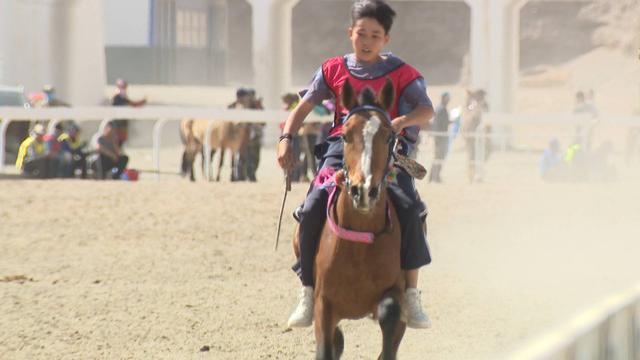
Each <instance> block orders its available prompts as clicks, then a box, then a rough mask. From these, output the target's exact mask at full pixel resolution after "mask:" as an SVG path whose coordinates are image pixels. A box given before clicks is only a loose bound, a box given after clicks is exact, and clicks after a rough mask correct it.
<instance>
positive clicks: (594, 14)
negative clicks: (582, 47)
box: [580, 0, 640, 55]
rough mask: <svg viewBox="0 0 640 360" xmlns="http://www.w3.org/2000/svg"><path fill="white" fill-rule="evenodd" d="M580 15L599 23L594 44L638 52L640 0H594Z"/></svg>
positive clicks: (594, 35)
mask: <svg viewBox="0 0 640 360" xmlns="http://www.w3.org/2000/svg"><path fill="white" fill-rule="evenodd" d="M580 15H581V17H582V18H584V19H588V20H590V21H595V22H597V23H598V24H599V27H598V28H597V29H596V30H595V32H594V33H593V42H594V44H596V45H603V46H607V47H612V48H616V49H620V50H622V51H623V52H625V53H626V54H629V55H631V54H636V51H637V49H638V48H639V47H640V1H639V0H594V1H593V3H592V4H590V5H588V6H586V7H585V8H584V9H583V10H582V11H581V13H580Z"/></svg>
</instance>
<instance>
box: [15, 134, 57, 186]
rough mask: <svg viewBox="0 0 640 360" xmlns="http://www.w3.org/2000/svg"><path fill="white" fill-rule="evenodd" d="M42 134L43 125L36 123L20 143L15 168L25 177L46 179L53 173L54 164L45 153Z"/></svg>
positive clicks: (45, 148)
mask: <svg viewBox="0 0 640 360" xmlns="http://www.w3.org/2000/svg"><path fill="white" fill-rule="evenodd" d="M44 135H45V128H44V125H42V124H36V125H35V126H34V127H33V130H31V133H30V134H29V136H28V137H27V138H26V139H25V140H24V141H22V143H21V144H20V149H19V150H18V158H17V160H16V169H18V170H20V171H21V172H22V175H23V176H24V177H26V178H33V179H48V178H50V177H53V176H54V175H55V169H56V164H55V163H54V160H53V159H52V158H51V157H49V156H48V154H47V147H46V144H45V141H44Z"/></svg>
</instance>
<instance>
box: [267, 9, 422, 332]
mask: <svg viewBox="0 0 640 360" xmlns="http://www.w3.org/2000/svg"><path fill="white" fill-rule="evenodd" d="M394 17H395V12H394V11H393V9H392V8H391V7H390V6H389V5H388V4H387V3H386V2H385V1H382V0H362V1H357V2H355V3H354V5H353V7H352V9H351V26H350V27H349V29H348V35H349V39H350V41H351V46H352V48H353V53H351V54H347V55H344V56H337V57H333V58H330V59H328V60H326V61H325V62H324V63H323V64H322V66H321V68H320V69H319V70H318V71H317V72H316V73H315V75H314V78H313V81H312V82H311V84H310V85H309V88H308V91H307V92H306V94H305V95H304V96H303V98H302V100H301V101H300V103H299V104H298V105H296V107H295V108H294V109H293V111H292V112H291V113H290V114H289V117H288V119H287V121H286V123H285V125H284V129H283V134H282V136H281V137H280V141H279V143H278V163H279V165H280V166H281V167H282V168H283V169H286V170H291V169H292V168H293V166H294V165H295V160H294V158H293V148H292V146H291V140H292V138H293V135H294V134H296V133H297V132H298V129H299V128H300V126H301V125H302V123H303V121H304V119H305V118H306V117H307V115H308V114H309V113H310V112H311V111H312V110H313V108H314V107H315V106H316V105H318V104H320V103H322V101H323V100H325V99H329V98H332V97H333V98H335V99H340V95H341V91H342V86H343V84H344V83H345V82H346V81H347V80H348V81H349V83H350V84H351V85H352V86H353V88H354V89H355V91H356V93H358V92H360V91H361V90H362V89H363V88H364V87H370V88H372V90H373V91H374V92H376V93H377V92H379V91H380V90H381V89H382V86H383V85H384V83H385V81H386V80H387V79H389V80H391V81H392V83H393V85H394V91H395V97H394V98H395V99H397V101H396V102H395V103H394V106H393V107H392V109H391V110H390V116H391V118H392V119H393V120H392V127H393V129H394V131H395V132H396V133H397V134H398V140H399V145H400V146H399V147H400V149H399V151H400V153H402V154H403V155H407V154H408V153H411V152H413V151H415V148H414V147H415V146H414V144H415V142H416V140H417V138H418V132H419V130H420V127H421V126H424V125H426V124H427V122H428V121H429V119H430V118H431V117H432V116H433V107H432V105H431V101H430V100H429V97H428V96H427V93H426V85H425V82H424V79H423V77H422V75H420V73H419V72H418V71H417V70H416V69H414V68H413V67H411V66H410V65H408V64H406V63H405V62H403V61H402V60H401V59H400V58H398V57H396V56H395V55H393V54H391V53H382V49H383V48H384V47H385V45H387V44H388V43H389V40H390V35H389V31H390V30H391V25H392V23H393V18H394ZM347 113H348V111H347V109H346V108H345V107H344V106H343V105H342V104H340V103H339V100H338V101H336V111H335V116H334V122H333V127H332V129H331V131H330V132H329V137H328V138H327V139H326V141H325V142H324V143H323V145H322V146H321V150H320V151H319V153H321V154H320V155H321V156H320V158H321V162H320V165H319V168H320V169H322V168H326V167H332V168H334V169H340V168H342V165H343V162H342V156H343V140H342V137H341V134H342V122H343V119H344V118H345V116H346V115H347ZM388 192H389V197H390V198H391V201H392V202H393V204H394V206H395V208H396V211H397V213H398V219H399V220H400V224H401V234H402V240H401V266H402V268H403V269H404V270H405V275H406V283H407V288H406V292H405V297H404V299H405V306H404V307H403V308H405V309H406V310H407V325H408V326H409V327H413V328H427V327H429V326H430V321H429V318H428V316H427V314H425V313H424V311H423V310H422V305H421V303H420V292H419V291H418V289H417V286H418V271H419V268H420V267H422V266H423V265H426V264H429V263H430V262H431V257H430V254H429V249H428V246H427V243H426V234H425V233H424V230H423V225H424V223H423V221H424V220H425V216H426V207H425V205H424V204H423V203H422V201H421V200H420V197H419V195H418V192H417V191H416V189H415V186H414V182H413V179H412V178H411V177H410V175H409V174H408V173H406V172H405V171H404V170H402V169H398V175H397V182H395V183H391V184H389V185H388ZM327 198H328V195H327V193H326V192H325V191H324V190H323V189H322V188H321V187H316V186H314V185H313V184H312V185H311V186H310V189H309V192H308V193H307V198H306V199H305V201H304V205H303V207H302V209H301V210H300V211H297V215H298V217H299V219H300V229H299V230H300V238H299V242H300V259H299V260H300V263H299V264H296V266H294V269H296V270H297V272H298V273H299V275H300V277H301V280H302V285H303V287H302V289H301V290H300V299H299V303H298V305H297V307H296V309H295V310H294V312H293V313H292V314H291V316H290V317H289V321H288V325H289V326H292V327H306V326H310V325H311V323H312V321H313V305H314V304H313V302H314V300H313V292H314V290H313V286H314V274H313V273H314V271H313V266H314V258H315V254H316V250H317V246H318V242H319V238H320V233H321V231H322V229H323V226H324V223H325V220H326V204H327Z"/></svg>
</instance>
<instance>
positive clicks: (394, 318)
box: [378, 288, 406, 360]
mask: <svg viewBox="0 0 640 360" xmlns="http://www.w3.org/2000/svg"><path fill="white" fill-rule="evenodd" d="M401 300H402V292H401V291H400V290H399V289H398V288H394V289H392V290H390V291H389V292H387V293H386V294H385V295H384V297H383V298H382V301H381V302H380V304H379V305H378V323H380V328H381V329H382V353H381V354H380V356H379V357H378V359H379V360H394V359H395V358H396V354H397V353H398V347H399V346H400V341H402V336H403V335H404V331H405V329H406V323H405V322H403V321H402V320H401V313H402V310H401V309H402V308H401V306H400V302H401Z"/></svg>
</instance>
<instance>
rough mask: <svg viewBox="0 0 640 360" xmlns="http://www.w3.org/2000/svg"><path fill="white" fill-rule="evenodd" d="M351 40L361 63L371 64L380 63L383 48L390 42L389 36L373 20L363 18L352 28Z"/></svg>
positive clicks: (350, 31) (350, 29)
mask: <svg viewBox="0 0 640 360" xmlns="http://www.w3.org/2000/svg"><path fill="white" fill-rule="evenodd" d="M348 32H349V38H350V39H351V46H352V47H353V51H354V53H355V54H356V59H358V61H359V62H364V63H370V62H375V61H378V58H379V56H380V52H381V51H382V48H384V46H385V45H387V43H388V42H389V35H388V34H386V33H385V32H384V28H383V27H382V25H380V23H379V22H378V21H377V20H376V19H373V18H362V19H360V20H358V21H356V23H355V24H354V25H353V27H350V28H349V30H348Z"/></svg>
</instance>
